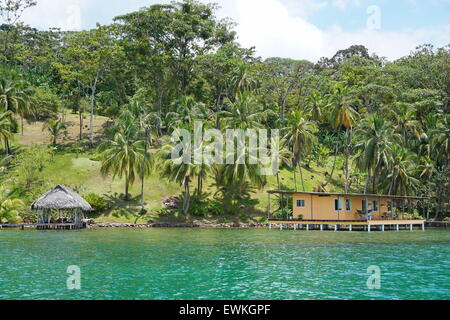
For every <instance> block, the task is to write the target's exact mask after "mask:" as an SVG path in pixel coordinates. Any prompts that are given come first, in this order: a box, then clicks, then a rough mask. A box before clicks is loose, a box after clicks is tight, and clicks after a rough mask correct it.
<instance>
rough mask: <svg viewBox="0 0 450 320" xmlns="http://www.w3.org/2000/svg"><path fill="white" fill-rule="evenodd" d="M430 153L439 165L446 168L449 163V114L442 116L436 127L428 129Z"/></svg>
mask: <svg viewBox="0 0 450 320" xmlns="http://www.w3.org/2000/svg"><path fill="white" fill-rule="evenodd" d="M429 136H430V137H431V139H430V144H431V153H432V156H433V158H434V159H436V161H437V163H438V165H439V166H441V167H443V168H448V166H449V164H450V162H449V161H450V156H449V154H450V115H445V116H442V117H441V119H440V120H438V121H437V123H436V127H435V128H433V129H431V130H430V134H429Z"/></svg>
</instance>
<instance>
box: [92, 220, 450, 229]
mask: <svg viewBox="0 0 450 320" xmlns="http://www.w3.org/2000/svg"><path fill="white" fill-rule="evenodd" d="M278 226H279V224H278V223H276V222H272V227H273V228H277V227H278ZM425 226H426V228H430V229H448V228H450V221H428V222H425ZM268 227H269V222H265V223H259V222H249V223H237V222H224V223H219V222H206V221H202V222H190V223H188V222H180V223H170V222H152V223H120V222H117V223H116V222H111V223H109V222H98V223H91V224H88V225H87V226H86V228H87V229H99V228H100V229H102V228H103V229H106V228H113V229H114V228H135V229H150V228H191V229H197V228H198V229H233V228H234V229H252V228H254V229H258V228H259V229H261V228H268Z"/></svg>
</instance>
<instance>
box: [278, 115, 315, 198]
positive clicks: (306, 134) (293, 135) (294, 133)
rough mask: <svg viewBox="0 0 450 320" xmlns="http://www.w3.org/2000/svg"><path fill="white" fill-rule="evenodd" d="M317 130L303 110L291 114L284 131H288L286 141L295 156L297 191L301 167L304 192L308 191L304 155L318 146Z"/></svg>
mask: <svg viewBox="0 0 450 320" xmlns="http://www.w3.org/2000/svg"><path fill="white" fill-rule="evenodd" d="M317 130H318V129H317V125H316V123H315V122H313V121H310V120H308V119H307V117H306V114H305V113H304V112H303V111H302V110H300V109H296V110H293V111H292V112H291V113H290V114H289V116H288V127H287V128H284V131H286V135H285V136H284V139H285V140H286V143H287V144H288V145H289V147H290V149H291V151H292V154H293V157H292V167H293V169H294V183H295V190H296V191H298V187H297V177H296V171H297V166H299V167H300V175H301V180H302V188H303V191H306V190H305V182H304V180H303V171H302V164H301V162H302V157H303V154H305V153H307V152H311V150H312V148H313V146H314V144H316V142H317V137H316V136H315V134H316V132H317Z"/></svg>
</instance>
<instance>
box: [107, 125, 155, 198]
mask: <svg viewBox="0 0 450 320" xmlns="http://www.w3.org/2000/svg"><path fill="white" fill-rule="evenodd" d="M99 149H100V151H101V152H102V158H103V159H102V166H101V169H100V170H101V173H102V175H104V176H105V175H107V174H109V173H112V174H113V179H114V178H115V177H118V178H122V177H124V178H125V201H129V200H130V194H129V187H130V184H133V183H134V181H135V180H136V177H138V176H139V172H140V170H141V169H142V167H144V168H145V170H146V172H150V160H148V159H149V158H146V157H145V156H144V143H143V141H142V140H140V139H139V130H137V129H136V128H135V127H134V126H131V127H128V128H124V129H123V130H121V131H120V132H117V133H116V134H115V135H114V138H113V140H112V141H108V142H105V143H102V144H101V145H100V147H99ZM145 159H146V160H145Z"/></svg>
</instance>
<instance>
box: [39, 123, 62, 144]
mask: <svg viewBox="0 0 450 320" xmlns="http://www.w3.org/2000/svg"><path fill="white" fill-rule="evenodd" d="M66 129H67V125H66V124H65V123H64V122H63V121H62V120H60V119H50V120H48V121H47V122H46V123H44V126H43V127H42V130H47V131H48V133H49V134H50V137H51V141H52V145H53V146H56V141H57V139H58V137H59V136H60V135H61V133H62V132H63V130H66Z"/></svg>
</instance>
